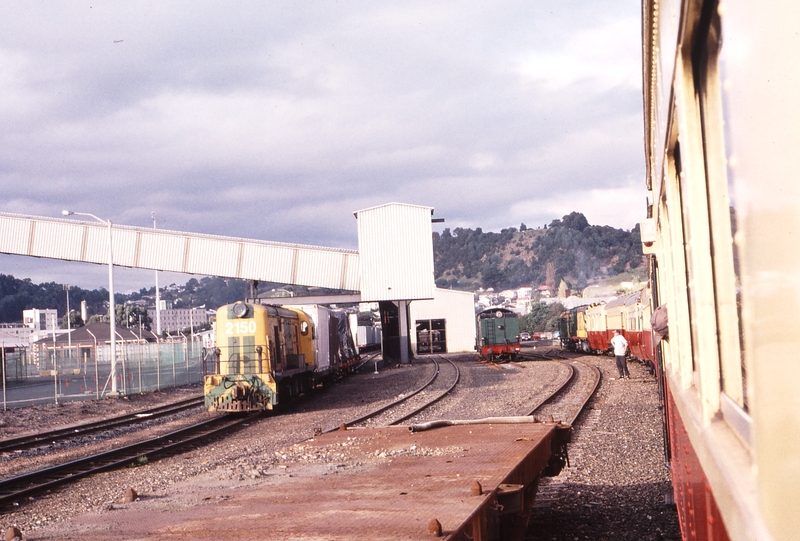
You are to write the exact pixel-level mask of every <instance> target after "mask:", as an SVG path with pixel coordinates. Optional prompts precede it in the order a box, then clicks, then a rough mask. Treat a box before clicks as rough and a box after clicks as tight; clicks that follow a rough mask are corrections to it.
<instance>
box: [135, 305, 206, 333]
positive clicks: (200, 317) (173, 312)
mask: <svg viewBox="0 0 800 541" xmlns="http://www.w3.org/2000/svg"><path fill="white" fill-rule="evenodd" d="M160 312H161V330H162V331H167V332H177V331H182V330H184V329H192V328H193V327H194V328H195V329H198V328H199V327H202V326H203V325H205V324H207V323H208V311H207V310H206V309H205V308H171V309H169V310H160ZM147 315H148V316H150V320H151V321H153V322H155V320H156V310H155V308H149V309H148V310H147Z"/></svg>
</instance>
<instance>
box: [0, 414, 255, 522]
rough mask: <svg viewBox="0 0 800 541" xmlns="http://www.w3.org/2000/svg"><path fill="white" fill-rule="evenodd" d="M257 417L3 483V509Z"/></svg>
mask: <svg viewBox="0 0 800 541" xmlns="http://www.w3.org/2000/svg"><path fill="white" fill-rule="evenodd" d="M254 417H255V416H248V417H233V416H218V417H215V418H213V419H210V420H205V421H202V422H200V423H195V424H194V425H191V426H189V427H186V428H183V429H180V430H176V431H174V432H170V433H169V434H163V435H161V436H157V437H155V438H152V439H149V440H145V441H142V442H138V443H134V444H131V445H126V446H124V447H121V448H119V449H114V450H111V451H106V452H103V453H99V454H96V455H93V456H89V457H85V458H81V459H78V460H74V461H71V462H68V463H65V464H60V465H58V466H53V467H49V468H45V469H42V470H37V471H34V472H30V473H27V474H24V475H20V476H17V477H13V478H10V479H5V480H3V481H0V508H4V507H8V506H17V505H20V504H21V502H23V501H25V500H26V499H27V498H28V497H30V496H32V495H33V494H38V493H41V492H44V491H47V490H51V489H53V488H55V487H58V486H59V485H63V484H65V483H69V482H72V481H75V480H77V479H80V478H82V477H86V476H89V475H93V474H95V473H99V472H102V471H107V470H111V469H114V468H119V467H122V466H130V465H143V464H146V463H147V462H149V461H151V460H152V459H154V458H159V457H161V456H164V455H167V454H174V453H177V452H182V451H185V450H186V449H187V448H191V447H194V446H196V445H199V444H201V443H203V442H204V441H205V440H207V439H209V438H217V437H219V436H221V435H222V434H224V433H227V432H230V431H231V430H234V429H236V428H239V427H241V426H243V425H245V424H246V423H247V422H249V421H251V420H252V419H253V418H254Z"/></svg>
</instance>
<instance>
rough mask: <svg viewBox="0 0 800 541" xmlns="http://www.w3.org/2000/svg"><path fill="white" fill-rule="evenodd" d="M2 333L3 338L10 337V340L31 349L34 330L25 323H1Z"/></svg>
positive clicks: (0, 330)
mask: <svg viewBox="0 0 800 541" xmlns="http://www.w3.org/2000/svg"><path fill="white" fill-rule="evenodd" d="M0 333H2V335H3V338H5V337H9V340H13V341H15V342H18V343H20V344H21V345H24V346H25V347H30V344H31V336H32V335H33V329H32V328H30V327H28V326H27V325H25V324H24V323H0Z"/></svg>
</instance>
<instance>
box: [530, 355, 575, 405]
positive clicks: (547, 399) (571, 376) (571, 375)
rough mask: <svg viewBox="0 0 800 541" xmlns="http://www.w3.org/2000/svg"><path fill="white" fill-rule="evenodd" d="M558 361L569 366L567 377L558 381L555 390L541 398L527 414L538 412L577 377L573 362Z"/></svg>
mask: <svg viewBox="0 0 800 541" xmlns="http://www.w3.org/2000/svg"><path fill="white" fill-rule="evenodd" d="M558 362H559V363H560V364H562V365H563V366H566V367H567V368H568V370H567V375H566V377H564V378H563V379H561V380H560V381H557V382H556V388H555V390H553V391H552V392H551V393H550V394H549V395H547V396H545V397H544V398H542V399H541V400H540V401H539V402H538V403H536V405H535V406H534V407H533V409H532V410H531V411H530V413H528V414H527V415H533V414H534V413H536V412H537V411H538V410H539V409H541V407H542V406H544V405H545V404H547V403H548V402H550V401H551V400H553V399H554V398H555V397H556V396H558V394H559V393H561V391H563V390H564V389H565V388H566V387H567V385H569V384H570V383H571V382H572V380H573V379H574V378H575V368H574V367H573V366H572V365H571V364H569V363H568V362H566V361H558Z"/></svg>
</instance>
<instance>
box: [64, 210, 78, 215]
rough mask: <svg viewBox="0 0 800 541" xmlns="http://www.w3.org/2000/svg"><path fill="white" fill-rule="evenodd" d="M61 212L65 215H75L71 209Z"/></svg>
mask: <svg viewBox="0 0 800 541" xmlns="http://www.w3.org/2000/svg"><path fill="white" fill-rule="evenodd" d="M61 214H63V215H64V216H71V215H73V214H75V213H74V212H72V211H71V210H62V211H61Z"/></svg>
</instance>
